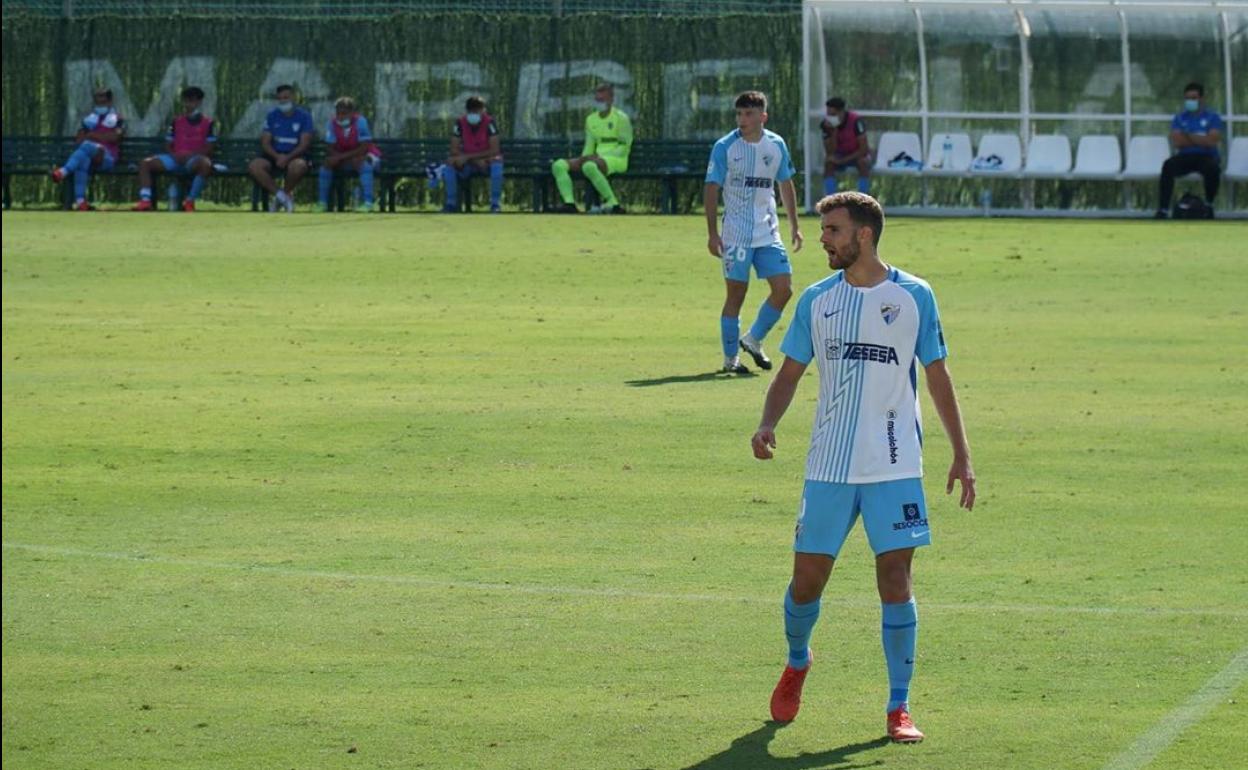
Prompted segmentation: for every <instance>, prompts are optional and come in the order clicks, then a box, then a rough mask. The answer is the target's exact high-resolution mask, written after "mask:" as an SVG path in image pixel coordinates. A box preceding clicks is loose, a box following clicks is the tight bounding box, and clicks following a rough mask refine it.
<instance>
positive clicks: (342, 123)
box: [338, 118, 351, 128]
mask: <svg viewBox="0 0 1248 770" xmlns="http://www.w3.org/2000/svg"><path fill="white" fill-rule="evenodd" d="M338 125H340V126H342V127H343V128H346V127H347V126H349V125H351V118H338Z"/></svg>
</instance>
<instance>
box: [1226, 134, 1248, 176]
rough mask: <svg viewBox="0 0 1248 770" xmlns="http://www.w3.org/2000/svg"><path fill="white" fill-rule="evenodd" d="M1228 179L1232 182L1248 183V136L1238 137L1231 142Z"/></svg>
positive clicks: (1227, 168) (1227, 163)
mask: <svg viewBox="0 0 1248 770" xmlns="http://www.w3.org/2000/svg"><path fill="white" fill-rule="evenodd" d="M1226 178H1227V179H1229V180H1231V181H1232V182H1248V136H1237V137H1235V138H1234V139H1232V140H1231V151H1230V153H1229V155H1228V156H1227V161H1226Z"/></svg>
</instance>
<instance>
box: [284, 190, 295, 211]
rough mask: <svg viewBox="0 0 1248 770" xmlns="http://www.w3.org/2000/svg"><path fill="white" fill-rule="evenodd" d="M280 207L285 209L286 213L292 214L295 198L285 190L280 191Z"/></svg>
mask: <svg viewBox="0 0 1248 770" xmlns="http://www.w3.org/2000/svg"><path fill="white" fill-rule="evenodd" d="M282 207H283V208H285V209H286V213H287V214H292V213H294V211H295V199H294V198H292V197H290V193H288V192H286V191H285V190H283V191H282Z"/></svg>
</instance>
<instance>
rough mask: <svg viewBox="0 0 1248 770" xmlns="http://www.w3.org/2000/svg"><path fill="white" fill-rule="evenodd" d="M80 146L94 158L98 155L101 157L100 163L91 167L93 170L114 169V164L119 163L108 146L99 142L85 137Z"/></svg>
mask: <svg viewBox="0 0 1248 770" xmlns="http://www.w3.org/2000/svg"><path fill="white" fill-rule="evenodd" d="M79 147H81V148H82V149H83V150H84V151H86V153H87V154H88V155H90V156H91V158H92V160H94V159H95V158H97V157H98V158H99V159H100V162H99V164H97V165H93V166H92V167H91V170H92V171H112V170H113V166H114V165H116V163H117V159H116V158H114V157H113V156H112V154H111V153H110V152H109V151H108V148H107V147H105V146H104V145H102V144H100V143H99V142H93V141H91V140H90V139H84V140H83V142H82V144H80V145H79Z"/></svg>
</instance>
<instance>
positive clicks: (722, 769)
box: [685, 722, 889, 770]
mask: <svg viewBox="0 0 1248 770" xmlns="http://www.w3.org/2000/svg"><path fill="white" fill-rule="evenodd" d="M782 727H784V723H783V722H764V723H763V726H762V727H760V728H758V729H757V730H753V731H751V732H748V733H746V734H745V735H742V736H741V737H740V738H737V739H736V740H734V741H733V742H732V745H731V746H729V747H728V748H727V749H724V750H723V751H721V752H719V753H718V754H712V755H711V756H709V757H707V758H706V759H704V760H702V761H701V762H698V763H696V764H693V765H689V766H688V767H686V768H685V770H852V769H853V768H865V767H874V766H877V765H882V764H884V761H883V760H882V759H877V760H876V761H874V762H868V763H867V764H849V763H848V762H849V758H850V757H852V756H854V755H855V754H860V753H862V752H866V751H870V750H872V749H878V748H881V747H883V746H887V745H889V739H888V738H887V737H885V736H880V737H879V738H876V739H875V740H870V741H862V742H860V743H849V744H846V745H844V746H839V747H837V748H834V749H828V750H827V751H818V752H814V753H811V754H798V755H797V756H795V757H773V756H772V755H771V754H770V753H769V752H768V751H767V744H769V743H771V739H772V738H774V737H776V731H777V730H779V729H780V728H782Z"/></svg>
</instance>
